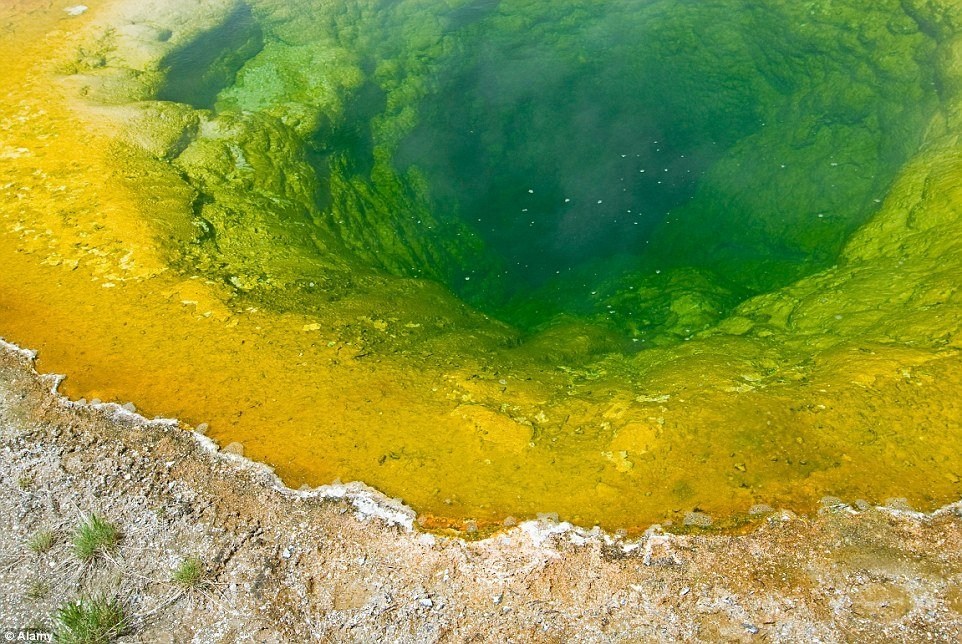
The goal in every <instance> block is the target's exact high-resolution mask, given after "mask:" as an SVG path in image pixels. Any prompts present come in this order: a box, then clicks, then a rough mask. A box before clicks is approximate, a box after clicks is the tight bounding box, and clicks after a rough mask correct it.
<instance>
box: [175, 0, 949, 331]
mask: <svg viewBox="0 0 962 644" xmlns="http://www.w3.org/2000/svg"><path fill="white" fill-rule="evenodd" d="M933 55H934V43H933V41H932V40H931V39H930V38H929V37H928V36H926V35H925V34H924V33H923V32H922V31H921V30H920V28H919V26H918V25H917V23H916V22H915V21H914V20H913V19H911V18H910V17H909V16H908V15H906V14H905V13H904V12H903V11H902V9H901V7H900V5H899V3H897V2H894V1H888V2H875V3H869V2H863V1H856V0H847V1H843V2H814V3H804V4H799V3H788V2H785V3H782V2H772V3H764V4H760V3H754V2H744V1H736V0H723V1H712V2H698V3H692V2H679V1H677V0H674V1H668V0H651V1H643V2H613V3H604V4H602V3H596V2H576V1H567V2H552V3H543V2H521V1H503V2H493V1H478V2H460V3H437V2H429V1H424V0H422V1H414V0H407V1H403V2H374V1H369V2H347V3H323V2H300V3H291V4H285V5H284V6H283V7H281V6H275V5H274V4H272V3H269V2H255V3H252V4H251V9H250V10H247V9H238V10H236V11H235V12H233V13H232V14H231V15H230V16H229V17H228V18H227V20H226V21H225V22H224V24H223V25H222V26H221V27H220V28H218V29H215V30H213V31H211V32H208V33H207V34H206V35H205V36H204V37H203V38H200V39H198V40H196V41H194V42H192V43H191V44H189V45H187V46H186V47H184V48H183V49H182V50H180V51H179V52H176V53H175V54H173V55H172V56H170V57H169V60H168V61H167V64H168V67H169V73H168V76H167V78H168V80H167V81H166V82H165V84H164V85H163V87H162V89H161V91H160V94H159V98H162V99H165V100H169V101H175V102H180V103H186V104H189V105H191V106H193V107H195V108H212V109H213V110H214V112H215V114H216V116H215V117H214V120H213V123H214V127H208V128H207V131H206V136H201V137H200V138H199V139H198V140H196V141H194V142H193V143H192V144H191V145H190V146H189V147H188V148H187V149H186V150H185V151H184V152H183V154H181V155H180V156H179V158H177V159H175V161H174V163H175V165H177V166H178V167H179V168H180V170H181V171H183V172H184V173H185V175H186V176H187V177H188V178H189V179H190V182H191V184H192V185H193V186H194V187H195V188H197V189H198V191H199V192H200V193H201V194H202V195H203V197H202V199H200V200H198V201H197V203H196V204H195V205H196V208H195V210H196V212H197V220H196V224H197V225H198V226H199V227H200V228H201V229H202V231H204V236H202V237H201V238H200V239H198V240H195V245H194V246H193V247H191V248H190V249H188V250H187V251H180V252H182V254H183V255H184V257H185V258H186V261H188V262H189V263H190V264H192V265H195V266H201V267H205V268H209V269H210V270H213V271H214V272H219V273H221V275H222V277H223V279H225V280H228V281H230V282H231V283H232V284H234V285H235V286H238V287H240V288H242V289H244V290H245V291H248V292H252V291H257V290H258V289H260V288H261V287H263V286H264V285H265V284H270V285H273V286H276V285H278V284H282V283H283V284H289V285H301V286H303V285H304V284H311V283H314V284H315V285H316V284H319V283H323V286H324V288H325V290H326V292H327V294H328V295H329V297H331V298H335V299H336V298H340V297H344V296H346V295H347V294H348V293H349V292H350V291H351V290H352V289H356V288H361V289H364V288H368V287H369V288H371V289H377V288H380V286H379V284H382V283H383V280H385V279H387V280H388V281H390V279H391V277H390V276H397V277H401V278H409V277H415V278H423V279H429V280H434V281H437V282H440V283H442V284H444V285H446V286H448V287H449V288H450V289H452V290H453V291H454V292H455V293H456V294H457V295H458V296H459V297H461V298H462V299H463V300H464V301H465V302H467V303H469V304H470V305H472V306H474V307H476V308H478V309H480V310H481V311H483V312H486V313H488V314H490V315H492V316H494V317H496V318H498V319H501V320H504V321H506V322H509V323H511V324H513V325H516V326H517V327H518V328H520V329H521V330H522V331H524V332H526V333H531V332H534V331H537V330H543V329H546V328H550V327H551V326H552V325H553V324H556V323H558V322H559V321H570V320H571V319H577V320H581V321H584V322H585V323H587V324H592V325H600V326H602V327H604V328H605V329H608V330H611V331H613V332H615V333H616V334H619V335H620V336H622V337H624V338H625V339H626V340H631V341H633V342H634V345H638V344H642V345H644V344H645V343H656V344H657V343H664V342H673V341H676V340H678V339H682V338H685V337H688V336H690V335H692V334H694V333H696V332H698V331H701V330H704V329H706V328H708V327H710V326H711V325H712V324H714V323H716V322H717V321H719V320H720V319H722V318H723V317H724V316H725V315H726V314H727V313H728V312H729V311H731V310H732V308H733V307H735V306H736V305H737V304H738V303H739V302H741V301H743V300H745V299H746V298H747V297H750V296H752V295H755V294H758V293H763V292H767V291H771V290H773V289H776V288H778V287H781V286H784V285H787V284H790V283H792V282H794V281H795V280H797V279H798V278H800V277H802V276H804V275H806V274H810V273H813V272H815V271H817V270H819V269H823V268H825V267H828V266H831V265H832V264H833V263H834V262H835V261H836V258H837V256H838V253H839V251H840V249H841V248H842V246H843V244H844V243H845V241H846V239H847V238H848V236H849V235H850V234H851V233H852V232H853V231H854V230H856V229H857V228H858V227H859V226H860V225H861V224H862V223H864V222H865V221H866V220H867V219H868V218H869V217H870V216H871V215H872V214H873V212H875V210H876V208H877V206H878V203H879V202H880V200H881V198H882V197H883V196H884V194H885V191H886V189H887V187H888V185H889V184H890V182H891V180H892V178H893V176H894V175H895V173H896V171H897V170H898V169H899V168H900V167H901V165H902V164H903V163H904V162H905V160H906V159H907V158H908V157H909V156H910V155H911V154H912V153H913V152H914V151H915V150H916V149H917V147H918V145H919V143H920V141H921V136H922V132H923V128H924V126H925V124H926V123H927V122H928V120H929V119H930V117H931V115H932V113H933V111H934V109H935V107H936V105H937V92H936V86H935V78H934V71H933V69H934V66H932V65H931V57H932V56H933ZM268 204H269V207H268ZM268 210H269V212H267V211H268ZM214 240H216V241H214ZM347 276H349V277H347ZM307 290H308V291H310V289H307ZM271 297H272V298H274V300H275V302H274V303H275V304H277V302H276V300H277V299H283V300H284V301H285V302H287V305H288V306H294V307H295V308H296V307H297V306H298V305H297V303H296V301H297V299H298V296H297V295H296V294H295V295H291V294H290V293H289V292H288V293H287V294H286V295H285V296H284V297H283V298H277V297H276V293H274V294H273V295H272V296H271ZM310 298H311V293H310V292H307V293H305V294H304V301H305V302H306V301H309V300H310ZM632 346H633V345H632V344H628V345H626V347H632Z"/></svg>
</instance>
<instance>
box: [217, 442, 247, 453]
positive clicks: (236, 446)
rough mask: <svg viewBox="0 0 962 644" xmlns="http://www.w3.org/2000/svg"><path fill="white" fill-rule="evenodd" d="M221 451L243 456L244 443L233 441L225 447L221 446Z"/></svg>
mask: <svg viewBox="0 0 962 644" xmlns="http://www.w3.org/2000/svg"><path fill="white" fill-rule="evenodd" d="M221 451H222V452H224V453H225V454H236V455H237V456H243V455H244V445H243V444H242V443H238V442H236V441H235V442H233V443H230V444H229V445H227V447H225V448H223V449H222V450H221Z"/></svg>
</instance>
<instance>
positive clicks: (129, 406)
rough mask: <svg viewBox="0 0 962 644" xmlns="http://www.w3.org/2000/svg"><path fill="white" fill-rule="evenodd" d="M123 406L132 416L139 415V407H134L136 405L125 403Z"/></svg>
mask: <svg viewBox="0 0 962 644" xmlns="http://www.w3.org/2000/svg"><path fill="white" fill-rule="evenodd" d="M121 406H122V407H123V408H124V409H126V410H127V411H129V412H130V413H131V414H135V413H137V406H136V405H134V403H132V402H128V403H124V404H123V405H121Z"/></svg>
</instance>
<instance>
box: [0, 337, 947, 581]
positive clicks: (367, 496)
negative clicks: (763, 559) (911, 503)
mask: <svg viewBox="0 0 962 644" xmlns="http://www.w3.org/2000/svg"><path fill="white" fill-rule="evenodd" d="M0 350H3V351H5V352H7V353H13V354H15V355H17V356H19V357H20V358H21V359H25V360H27V361H28V362H30V365H31V368H32V369H33V372H34V373H35V374H36V375H37V376H38V377H39V378H40V379H41V381H44V382H49V383H50V393H51V394H53V396H54V397H55V399H56V400H57V402H58V403H60V404H62V405H64V406H65V407H67V408H89V409H95V410H97V411H101V412H107V414H108V418H109V419H111V420H127V421H129V422H133V423H136V424H138V425H143V426H148V427H151V426H152V427H159V428H165V429H177V430H178V431H183V432H185V433H189V434H190V435H191V437H192V438H193V440H194V441H195V442H196V443H197V445H198V446H199V447H201V448H202V449H204V451H206V452H208V453H210V454H211V455H212V456H214V457H215V458H217V459H218V460H221V461H225V462H228V463H230V464H231V465H233V466H235V467H237V469H239V470H242V471H243V470H247V471H249V472H252V473H254V474H258V475H261V476H265V477H267V478H268V480H269V482H270V484H271V487H272V488H273V489H274V490H275V491H277V492H278V493H280V494H282V495H283V496H285V497H288V498H298V499H319V500H332V501H333V500H336V501H347V502H349V503H350V504H351V505H352V506H354V510H355V515H356V516H357V518H358V519H360V520H362V521H366V520H370V519H375V520H378V521H380V522H382V523H384V524H385V525H388V526H395V527H399V528H401V529H403V530H404V531H405V532H416V531H418V529H417V528H416V526H415V521H416V519H417V512H415V510H414V509H413V508H411V507H410V506H408V505H405V504H404V503H403V502H402V501H401V500H399V499H395V498H391V497H389V496H387V495H386V494H384V493H383V492H381V491H380V490H378V489H377V488H374V487H371V486H370V485H367V484H366V483H362V482H360V481H351V482H349V483H331V484H328V485H321V486H318V487H315V488H311V489H300V490H295V489H293V488H291V487H288V486H287V485H286V484H285V483H284V482H283V481H282V480H281V479H280V477H279V476H277V473H276V472H275V471H274V469H273V468H272V467H271V466H269V465H267V464H266V463H261V462H258V461H254V460H251V459H249V458H247V457H245V456H241V455H239V454H232V453H229V452H224V451H221V449H220V447H219V446H218V445H217V443H215V442H214V441H213V440H212V439H211V438H209V437H207V436H205V435H204V434H201V433H199V432H197V431H194V429H193V428H191V427H190V426H188V425H184V424H182V423H180V421H178V420H176V419H173V418H152V419H151V418H147V417H145V416H143V415H141V414H139V413H137V412H133V411H130V410H128V409H125V408H124V407H123V406H122V405H120V404H118V403H104V402H101V403H90V402H86V403H80V402H77V401H74V400H70V399H69V398H67V397H66V396H65V395H64V394H62V393H60V391H59V387H60V384H61V383H62V382H63V380H64V379H65V378H66V376H63V375H59V374H41V373H39V372H38V371H37V370H36V359H37V352H36V351H34V350H31V349H24V348H22V347H20V346H18V345H16V344H13V343H11V342H9V341H7V340H5V339H4V338H2V337H0ZM844 505H845V506H846V507H845V509H846V511H848V512H849V513H854V514H858V513H859V511H857V510H855V508H852V507H851V506H848V504H844ZM872 507H873V509H875V510H878V511H880V512H885V513H887V514H889V515H891V516H894V517H898V518H903V519H910V520H914V521H929V520H932V519H935V518H937V517H940V516H943V515H947V514H954V515H956V516H959V517H962V499H960V500H958V501H955V502H953V503H949V504H947V505H944V506H942V507H940V508H938V509H936V510H934V511H932V512H931V513H925V512H918V511H915V510H908V509H902V508H893V507H889V506H885V505H874V506H872ZM770 516H771V517H773V518H775V519H778V520H781V521H790V520H793V519H796V518H799V517H798V516H797V515H795V513H793V512H791V511H789V510H777V511H774V512H772V513H771V515H770ZM421 536H422V544H424V545H427V546H431V545H434V543H435V542H436V541H437V539H438V538H442V539H444V538H446V537H435V536H434V535H431V534H430V533H422V534H421ZM518 536H523V537H524V538H525V539H526V540H527V541H529V542H530V544H531V545H532V546H534V547H535V548H536V549H538V550H540V551H542V552H545V553H546V554H548V555H549V556H560V553H559V552H557V550H556V547H557V546H560V545H561V543H562V542H563V541H565V540H566V541H568V542H569V543H571V544H573V545H575V546H586V545H592V544H604V545H606V546H609V547H615V548H618V549H619V550H621V552H622V553H623V554H625V555H631V554H639V555H640V556H641V557H642V560H643V562H644V563H645V564H648V563H649V560H650V559H651V557H652V550H653V547H654V546H656V545H659V544H666V545H667V544H677V543H682V542H684V541H686V540H687V539H689V538H690V537H689V536H687V535H677V534H673V533H666V532H664V531H663V529H662V526H661V525H659V524H654V525H652V526H651V527H649V528H648V529H647V530H646V531H645V532H644V533H643V534H642V535H641V536H639V537H638V538H635V539H625V538H624V537H621V536H618V535H613V534H611V533H609V532H606V531H605V530H603V529H602V528H600V527H599V526H594V527H592V528H590V529H589V528H584V527H581V526H578V525H575V524H572V523H569V522H568V521H558V520H555V519H553V518H538V519H531V520H528V521H523V522H521V523H519V524H518V525H517V526H513V527H511V528H508V529H507V530H505V531H503V532H499V533H497V534H495V535H493V536H492V537H488V538H487V539H485V541H492V540H494V541H497V540H508V541H514V540H516V539H517V537H518ZM423 537H430V538H429V539H423Z"/></svg>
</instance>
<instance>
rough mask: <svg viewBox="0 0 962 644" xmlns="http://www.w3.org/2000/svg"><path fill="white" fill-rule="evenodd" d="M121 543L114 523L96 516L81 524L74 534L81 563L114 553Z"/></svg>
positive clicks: (74, 545)
mask: <svg viewBox="0 0 962 644" xmlns="http://www.w3.org/2000/svg"><path fill="white" fill-rule="evenodd" d="M118 541H120V533H119V532H118V531H117V528H116V526H114V525H113V524H112V523H108V522H107V521H104V520H103V519H101V518H100V517H99V516H97V515H96V514H94V515H92V516H91V517H90V518H89V519H88V520H87V521H86V522H84V523H82V524H80V526H78V527H77V529H76V531H75V532H74V536H73V547H74V552H75V553H76V555H77V557H78V558H79V559H80V560H81V561H85V562H86V561H91V560H92V559H93V558H94V557H96V556H97V555H103V554H106V553H108V552H112V551H113V550H114V549H116V547H117V542H118Z"/></svg>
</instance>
